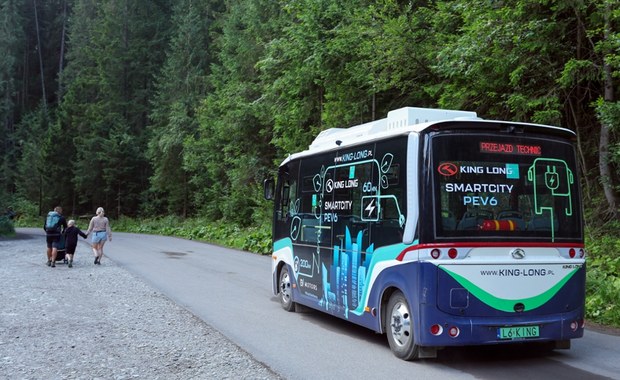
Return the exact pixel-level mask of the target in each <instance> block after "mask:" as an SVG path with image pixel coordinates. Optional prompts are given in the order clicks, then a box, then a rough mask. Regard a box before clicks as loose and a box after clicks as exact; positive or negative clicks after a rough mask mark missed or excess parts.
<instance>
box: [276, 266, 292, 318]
mask: <svg viewBox="0 0 620 380" xmlns="http://www.w3.org/2000/svg"><path fill="white" fill-rule="evenodd" d="M291 285H292V281H291V275H290V273H289V270H288V268H287V267H286V266H283V267H282V270H281V271H280V281H278V288H279V292H278V297H279V298H280V305H281V306H282V308H283V309H284V310H286V311H294V310H295V302H293V290H292V286H291Z"/></svg>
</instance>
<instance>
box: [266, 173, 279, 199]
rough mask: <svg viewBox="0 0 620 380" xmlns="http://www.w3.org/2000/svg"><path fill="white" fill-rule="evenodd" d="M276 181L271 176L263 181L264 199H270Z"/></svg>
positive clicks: (273, 192)
mask: <svg viewBox="0 0 620 380" xmlns="http://www.w3.org/2000/svg"><path fill="white" fill-rule="evenodd" d="M275 185H276V183H275V181H274V180H273V178H268V179H266V180H265V181H263V189H264V196H265V199H267V200H272V199H273V196H274V194H275V187H276V186H275Z"/></svg>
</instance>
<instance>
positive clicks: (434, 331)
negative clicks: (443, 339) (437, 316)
mask: <svg viewBox="0 0 620 380" xmlns="http://www.w3.org/2000/svg"><path fill="white" fill-rule="evenodd" d="M442 333H443V327H441V325H437V324H435V325H432V326H431V334H433V335H435V336H439V335H441V334H442Z"/></svg>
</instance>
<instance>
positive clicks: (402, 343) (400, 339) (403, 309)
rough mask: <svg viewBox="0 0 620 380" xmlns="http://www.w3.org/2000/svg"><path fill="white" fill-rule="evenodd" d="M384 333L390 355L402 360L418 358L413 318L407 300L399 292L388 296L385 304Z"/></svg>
mask: <svg viewBox="0 0 620 380" xmlns="http://www.w3.org/2000/svg"><path fill="white" fill-rule="evenodd" d="M385 331H386V334H387V339H388V343H389V344H390V349H391V350H392V353H394V355H395V356H396V357H398V358H401V359H403V360H414V359H417V358H418V355H419V347H418V345H417V344H415V339H414V336H413V317H412V315H411V309H410V308H409V304H408V303H407V299H406V298H405V296H404V295H403V293H401V292H400V291H396V292H394V293H393V294H392V295H391V296H390V300H389V301H388V304H387V313H386V319H385Z"/></svg>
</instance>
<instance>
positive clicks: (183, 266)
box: [104, 233, 620, 380]
mask: <svg viewBox="0 0 620 380" xmlns="http://www.w3.org/2000/svg"><path fill="white" fill-rule="evenodd" d="M113 238H114V239H113V241H112V242H109V243H107V244H106V246H105V254H106V255H107V256H108V258H110V259H112V260H114V261H115V262H117V263H118V264H119V265H121V266H122V267H124V268H125V269H127V270H128V271H129V272H131V273H133V274H135V275H136V276H138V277H140V278H142V279H143V280H144V281H146V282H147V283H148V284H150V285H151V286H153V287H154V288H156V289H158V290H159V291H161V292H162V293H163V294H165V295H166V296H168V297H169V298H170V299H172V300H173V301H175V302H176V303H177V304H179V305H181V306H183V307H185V308H186V309H188V310H189V311H191V312H192V313H193V314H195V315H196V316H198V317H199V318H201V319H203V320H204V321H205V322H207V323H208V324H209V325H211V326H213V327H215V328H216V329H218V330H219V331H220V332H222V333H223V334H224V335H225V336H227V337H228V338H229V339H230V340H232V341H233V342H235V343H236V344H237V345H239V346H240V347H241V348H243V349H244V350H246V351H247V352H249V353H250V354H252V355H253V356H254V357H255V358H256V359H258V360H260V361H262V362H263V363H265V364H267V365H268V366H269V367H271V368H272V369H273V370H274V371H275V372H277V373H279V374H280V375H282V376H283V377H285V378H289V379H336V378H339V379H361V378H368V379H383V378H419V379H431V378H435V379H474V378H476V379H497V378H502V379H503V380H507V379H519V380H522V379H524V378H527V379H537V378H540V379H554V378H555V379H560V378H561V379H563V380H569V379H601V378H613V379H620V337H619V336H614V335H609V334H602V333H599V332H595V331H592V330H590V329H588V330H586V334H585V337H584V338H582V339H578V340H575V341H573V344H572V348H571V349H570V350H559V351H554V352H551V353H547V354H543V355H540V354H537V353H532V352H531V351H528V350H525V349H521V348H519V349H517V348H507V347H497V346H493V347H468V348H450V349H446V350H443V351H440V354H439V357H438V358H437V359H433V360H421V361H417V362H405V361H402V360H400V359H398V358H396V357H394V356H393V355H392V353H391V351H390V349H389V347H388V344H387V340H386V338H385V336H382V335H377V334H375V333H373V332H372V331H369V330H366V329H364V328H361V327H358V326H355V325H351V324H349V323H346V322H344V321H342V320H340V319H337V318H335V317H331V316H328V315H325V314H322V313H319V312H315V311H310V312H305V313H287V312H285V311H284V310H282V309H281V307H280V304H279V302H278V300H277V298H276V297H275V296H273V295H272V293H271V261H270V260H271V258H270V257H269V256H259V255H255V254H251V253H247V252H240V251H236V250H232V249H227V248H222V247H219V246H215V245H210V244H205V243H200V242H195V241H190V240H184V239H178V238H172V237H162V236H153V235H139V234H127V233H114V235H113ZM104 260H105V258H104Z"/></svg>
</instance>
